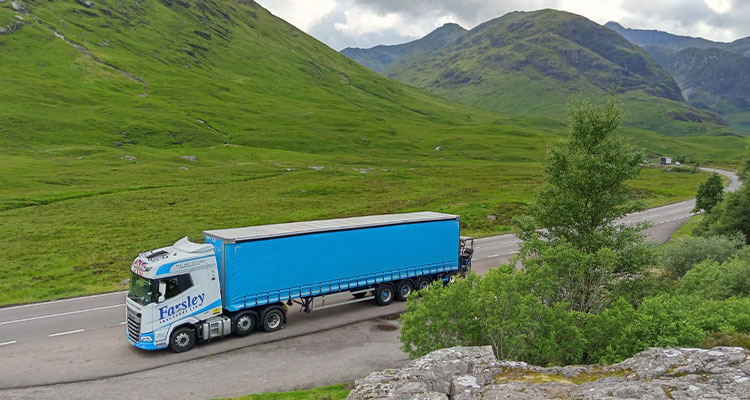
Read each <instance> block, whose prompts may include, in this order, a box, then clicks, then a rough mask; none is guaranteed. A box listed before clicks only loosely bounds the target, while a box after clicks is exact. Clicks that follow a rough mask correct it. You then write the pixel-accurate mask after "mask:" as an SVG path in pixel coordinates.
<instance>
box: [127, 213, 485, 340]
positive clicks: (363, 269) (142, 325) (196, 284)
mask: <svg viewBox="0 0 750 400" xmlns="http://www.w3.org/2000/svg"><path fill="white" fill-rule="evenodd" d="M459 223H460V220H459V217H458V216H457V215H451V214H443V213H437V212H429V211H425V212H415V213H406V214H387V215H372V216H364V217H351V218H338V219H326V220H318V221H305V222H292V223H282V224H273V225H262V226H249V227H244V228H231V229H219V230H208V231H205V232H203V237H204V243H195V242H191V241H189V240H188V238H187V237H184V238H182V239H180V240H178V241H177V242H175V243H174V244H173V245H171V246H167V247H162V248H158V249H155V250H151V251H147V252H144V253H141V254H139V255H138V257H136V258H135V260H133V263H132V265H131V267H130V270H131V277H130V285H129V290H128V293H127V295H126V299H125V301H126V322H127V324H126V325H127V329H126V337H127V339H128V341H129V342H130V343H131V344H132V345H133V346H135V347H137V348H139V349H144V350H159V349H165V348H169V349H170V350H172V351H174V352H178V353H179V352H184V351H188V350H190V349H192V348H193V347H194V346H195V345H196V343H203V342H207V341H210V340H213V339H216V338H219V337H223V336H227V335H235V336H246V335H249V334H250V333H252V332H253V331H255V330H262V331H265V332H274V331H277V330H279V329H281V328H283V327H284V326H285V325H286V322H287V310H288V308H289V306H293V305H295V304H296V305H299V306H300V311H304V312H311V311H313V310H316V309H321V308H327V307H331V306H335V305H343V304H350V303H352V302H359V301H373V302H374V303H376V304H378V305H381V306H386V305H389V304H391V302H393V301H394V300H399V301H405V300H406V298H407V297H408V296H409V294H410V293H411V292H412V291H414V290H423V289H426V288H427V287H428V286H429V285H430V284H431V283H432V282H434V281H443V282H444V283H448V282H452V281H454V280H455V279H456V277H457V276H461V275H463V274H465V273H466V272H467V271H468V270H469V269H470V268H471V255H472V253H473V251H474V240H473V239H472V238H470V237H463V236H460V235H459V225H460V224H459ZM342 292H350V293H351V295H352V296H353V297H346V296H337V297H339V298H340V297H344V298H345V300H344V301H339V302H336V303H335V304H331V302H330V298H329V301H328V303H327V304H326V296H331V295H334V294H337V293H342ZM321 301H322V304H323V305H321Z"/></svg>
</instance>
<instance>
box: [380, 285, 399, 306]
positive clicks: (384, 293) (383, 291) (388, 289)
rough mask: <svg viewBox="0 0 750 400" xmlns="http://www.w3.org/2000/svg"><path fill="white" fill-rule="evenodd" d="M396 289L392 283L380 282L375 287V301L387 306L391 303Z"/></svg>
mask: <svg viewBox="0 0 750 400" xmlns="http://www.w3.org/2000/svg"><path fill="white" fill-rule="evenodd" d="M395 292H396V289H395V288H394V287H393V284H392V283H381V284H380V285H379V286H378V288H377V289H375V301H376V302H377V303H378V305H379V306H387V305H388V304H391V303H393V298H394V297H396V293H395Z"/></svg>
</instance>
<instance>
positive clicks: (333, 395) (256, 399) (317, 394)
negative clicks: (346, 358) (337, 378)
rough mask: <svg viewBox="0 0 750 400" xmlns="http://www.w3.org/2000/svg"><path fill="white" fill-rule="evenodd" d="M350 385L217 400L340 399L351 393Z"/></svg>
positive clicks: (344, 384) (343, 384)
mask: <svg viewBox="0 0 750 400" xmlns="http://www.w3.org/2000/svg"><path fill="white" fill-rule="evenodd" d="M348 387H349V385H348V384H346V383H342V384H340V385H333V386H324V387H319V388H314V389H309V390H296V391H293V392H279V393H262V394H249V395H247V396H241V397H235V398H233V399H217V400H339V399H345V398H346V396H347V395H349V392H350V390H349V389H348Z"/></svg>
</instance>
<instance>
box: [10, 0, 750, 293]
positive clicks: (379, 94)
mask: <svg viewBox="0 0 750 400" xmlns="http://www.w3.org/2000/svg"><path fill="white" fill-rule="evenodd" d="M166 4H170V3H166ZM166 4H165V3H161V2H142V3H136V4H131V5H126V4H124V3H121V2H115V1H109V0H102V1H97V2H96V5H95V7H94V8H92V9H85V7H83V6H81V5H79V4H75V3H69V2H33V3H29V4H28V5H27V6H28V8H29V10H30V11H29V12H30V14H31V15H32V16H33V17H34V18H31V16H28V15H27V16H26V17H24V19H25V20H26V23H25V24H24V25H23V26H22V27H21V28H20V29H19V30H16V31H15V32H14V33H12V34H11V35H4V36H0V47H2V48H3V57H0V75H2V76H3V87H2V88H0V91H2V94H3V96H0V121H3V124H2V125H0V235H2V236H3V237H4V238H5V240H4V246H3V247H4V248H3V251H2V252H0V305H7V304H15V303H24V302H31V301H40V300H48V299H53V298H61V297H70V296H76V295H84V294H91V293H97V292H102V291H112V290H121V289H123V288H124V285H125V281H124V279H126V278H127V276H128V273H129V265H130V263H131V261H132V260H133V258H134V257H135V256H136V255H137V254H138V253H139V252H142V251H145V250H148V249H152V248H156V247H161V246H165V245H169V244H171V243H173V242H174V241H176V240H177V239H179V238H180V237H183V236H186V235H187V236H189V237H190V238H191V239H192V240H196V241H199V240H201V232H202V231H203V230H207V229H218V228H228V227H238V226H246V225H255V224H265V223H276V222H287V221H298V220H310V219H319V218H329V217H341V216H354V215H365V214H375V213H395V212H407V211H417V210H435V211H443V212H450V213H456V214H460V215H461V218H462V222H463V229H464V232H465V233H467V234H471V235H476V236H482V235H490V234H496V233H503V232H508V231H509V230H510V229H511V227H510V219H511V217H512V216H513V215H515V214H517V213H519V212H521V211H522V210H523V207H524V205H525V204H527V203H528V201H529V200H530V199H531V197H532V195H533V193H534V190H535V188H537V187H538V186H539V185H540V184H541V183H542V174H541V166H540V164H539V161H540V160H542V159H543V157H544V154H545V151H546V147H547V144H548V143H549V142H550V141H553V140H557V139H558V138H560V137H562V136H563V135H564V134H565V129H566V128H565V125H564V123H562V122H560V121H558V120H554V119H550V118H544V117H517V116H513V115H509V114H503V113H494V112H489V111H482V110H478V109H474V108H471V107H468V106H464V105H460V104H456V103H452V102H449V101H447V100H444V99H441V98H439V97H436V96H433V95H430V94H427V93H425V92H422V91H420V90H418V89H415V88H411V87H408V86H406V85H403V84H399V83H397V82H394V81H391V80H387V79H385V78H382V77H380V76H378V75H377V74H375V73H373V72H371V71H369V70H366V69H364V68H362V67H360V66H359V65H357V64H356V63H354V62H353V61H351V60H348V59H346V58H345V57H343V56H341V55H339V54H338V53H336V52H335V51H333V50H331V49H329V48H327V47H325V46H324V45H322V44H321V43H319V42H317V41H315V40H314V39H312V38H310V37H309V36H307V35H305V34H304V33H302V32H300V31H298V30H296V28H293V27H292V26H291V25H288V24H286V23H285V22H283V21H281V20H279V19H277V18H275V17H273V16H272V15H270V14H268V13H266V12H265V10H263V9H262V8H260V7H259V6H257V5H255V4H254V3H252V2H250V3H247V2H234V1H232V2H225V3H222V4H218V3H214V2H210V1H207V2H198V3H195V4H196V5H194V6H190V7H185V6H183V5H181V4H182V3H178V2H174V3H171V4H172V6H168V5H166ZM185 4H188V3H185ZM191 4H192V3H191ZM9 8H10V4H9V3H8V2H6V3H0V26H4V25H3V24H4V23H5V21H4V20H2V18H6V19H7V18H13V19H15V17H14V15H13V14H14V13H12V12H9V11H8V10H9ZM91 13H94V14H96V15H97V16H96V17H94V16H91V15H90V14H91ZM53 30H54V31H55V32H57V33H58V34H59V35H61V36H64V37H65V38H66V40H68V41H69V42H66V41H64V40H62V39H61V38H60V37H59V36H56V35H55V34H53V33H52V31H53ZM73 44H75V47H74V46H73ZM81 49H83V50H81ZM6 55H7V56H6ZM50 60H54V62H52V61H50ZM134 77H136V78H137V79H135V78H134ZM139 79H140V80H139ZM145 82H147V84H146V83H145ZM626 112H627V110H626ZM621 135H622V136H623V137H626V138H628V140H630V141H631V142H632V143H633V144H635V145H636V146H638V147H640V148H643V149H644V150H645V151H646V154H647V155H649V156H655V155H658V154H659V153H661V152H663V151H670V152H675V154H685V155H688V156H691V157H693V158H695V159H696V160H701V161H702V162H704V163H705V164H709V163H711V164H719V165H725V166H732V165H734V164H737V163H738V162H739V160H740V158H741V156H742V153H743V149H744V144H741V143H742V140H744V139H742V138H735V137H702V136H701V137H690V138H686V139H685V140H684V141H683V140H682V139H680V140H676V139H674V138H667V137H666V136H663V135H659V134H657V133H655V132H653V131H648V130H645V129H634V128H626V129H623V130H622V131H621ZM438 147H439V150H437V148H438ZM703 180H705V176H696V175H690V174H684V173H666V172H662V171H659V170H649V169H646V170H644V172H643V173H642V174H641V177H639V178H638V180H636V181H634V182H632V186H633V187H634V188H635V189H636V192H637V196H638V198H639V199H641V200H643V202H644V203H645V204H646V205H648V206H652V205H657V204H664V203H669V202H674V201H678V200H682V199H686V198H690V197H692V196H693V193H695V190H696V188H697V185H698V184H699V183H700V182H702V181H703ZM488 216H496V218H488Z"/></svg>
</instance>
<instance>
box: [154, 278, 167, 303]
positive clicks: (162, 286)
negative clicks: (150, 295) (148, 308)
mask: <svg viewBox="0 0 750 400" xmlns="http://www.w3.org/2000/svg"><path fill="white" fill-rule="evenodd" d="M166 292H167V283H166V282H159V298H158V299H157V300H156V302H157V303H161V302H162V301H164V294H165V293H166Z"/></svg>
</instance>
